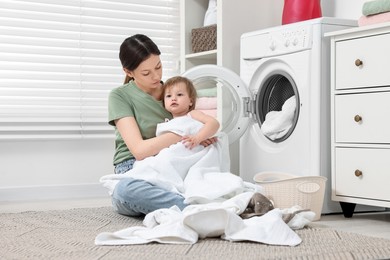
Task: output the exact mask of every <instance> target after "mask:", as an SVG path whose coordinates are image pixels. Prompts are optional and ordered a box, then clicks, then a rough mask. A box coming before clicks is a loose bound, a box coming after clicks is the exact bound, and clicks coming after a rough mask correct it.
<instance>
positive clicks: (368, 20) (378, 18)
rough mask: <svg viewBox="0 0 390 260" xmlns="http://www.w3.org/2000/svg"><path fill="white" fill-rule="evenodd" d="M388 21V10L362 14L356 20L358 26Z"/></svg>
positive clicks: (389, 15)
mask: <svg viewBox="0 0 390 260" xmlns="http://www.w3.org/2000/svg"><path fill="white" fill-rule="evenodd" d="M385 22H390V12H386V13H381V14H375V15H370V16H364V15H362V16H361V17H360V18H359V20H358V25H359V26H365V25H371V24H377V23H385Z"/></svg>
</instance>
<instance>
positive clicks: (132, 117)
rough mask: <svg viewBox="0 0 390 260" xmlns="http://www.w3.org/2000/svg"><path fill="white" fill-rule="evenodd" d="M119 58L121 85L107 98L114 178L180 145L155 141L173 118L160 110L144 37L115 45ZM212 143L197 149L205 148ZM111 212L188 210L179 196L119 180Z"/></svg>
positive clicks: (154, 54) (153, 51) (157, 77)
mask: <svg viewBox="0 0 390 260" xmlns="http://www.w3.org/2000/svg"><path fill="white" fill-rule="evenodd" d="M119 58H120V61H121V63H122V67H123V70H124V72H125V74H126V79H125V82H124V85H122V86H120V87H118V88H116V89H113V90H112V91H111V93H110V95H109V101H108V109H109V124H111V125H113V126H114V127H115V132H116V141H115V155H114V165H115V173H117V174H121V173H124V172H126V171H128V170H130V169H131V168H132V167H133V163H134V161H135V160H142V159H144V158H146V157H148V156H153V155H156V154H157V153H159V152H160V151H161V150H162V149H163V148H166V147H168V146H170V145H171V144H174V143H177V142H178V141H180V140H181V137H180V136H179V135H176V134H174V133H166V134H163V135H161V136H158V137H156V136H155V132H156V126H157V124H158V123H161V122H163V121H164V120H165V119H166V118H168V119H171V118H172V115H171V114H170V113H169V112H168V111H166V110H165V109H164V107H163V105H162V101H161V96H162V81H161V78H162V64H161V60H160V50H159V49H158V47H157V45H156V44H155V43H154V42H153V41H152V40H151V39H150V38H148V37H147V36H145V35H141V34H136V35H133V36H131V37H129V38H127V39H126V40H125V41H124V42H123V43H122V44H121V46H120V52H119ZM214 141H215V140H214V139H209V140H206V142H203V143H202V144H203V145H205V146H207V145H208V144H211V143H213V142H214ZM112 204H113V207H114V209H115V210H116V211H117V212H118V213H120V214H123V215H128V216H142V215H144V214H147V213H149V212H152V211H154V210H156V209H159V208H170V207H171V206H173V205H177V206H178V207H179V208H180V209H183V208H184V207H186V206H187V205H186V204H185V203H184V197H183V196H181V195H180V194H177V193H173V192H169V191H166V190H164V189H162V188H159V187H157V186H155V185H152V184H150V183H148V182H146V181H143V180H139V179H131V178H130V179H128V178H126V179H122V180H121V181H119V183H117V184H116V185H115V188H114V191H113V193H112Z"/></svg>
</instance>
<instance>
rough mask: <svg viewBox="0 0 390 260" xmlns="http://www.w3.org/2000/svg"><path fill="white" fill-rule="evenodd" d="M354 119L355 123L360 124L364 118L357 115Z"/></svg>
mask: <svg viewBox="0 0 390 260" xmlns="http://www.w3.org/2000/svg"><path fill="white" fill-rule="evenodd" d="M353 119H354V120H355V122H357V123H359V122H360V121H362V119H363V118H362V117H361V116H359V115H356V116H355V117H354V118H353Z"/></svg>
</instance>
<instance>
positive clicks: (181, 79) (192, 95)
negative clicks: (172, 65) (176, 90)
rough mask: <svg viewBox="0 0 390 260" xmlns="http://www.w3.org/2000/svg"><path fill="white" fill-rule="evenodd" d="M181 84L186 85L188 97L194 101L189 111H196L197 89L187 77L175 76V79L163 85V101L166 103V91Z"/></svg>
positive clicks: (170, 79)
mask: <svg viewBox="0 0 390 260" xmlns="http://www.w3.org/2000/svg"><path fill="white" fill-rule="evenodd" d="M179 83H184V84H185V85H186V90H187V92H188V96H189V97H190V99H191V101H192V105H191V106H190V108H189V111H191V110H194V109H195V104H196V98H197V94H196V89H195V86H194V84H193V83H192V81H191V80H189V79H188V78H186V77H183V76H175V77H172V78H169V79H168V80H167V81H165V83H164V85H163V97H162V101H163V102H164V96H165V92H166V90H167V89H169V88H171V87H172V86H174V85H176V84H179ZM164 105H165V104H164Z"/></svg>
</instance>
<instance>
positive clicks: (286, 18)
mask: <svg viewBox="0 0 390 260" xmlns="http://www.w3.org/2000/svg"><path fill="white" fill-rule="evenodd" d="M321 16H322V12H321V2H320V0H284V7H283V15H282V24H288V23H295V22H299V21H305V20H309V19H314V18H318V17H321Z"/></svg>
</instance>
